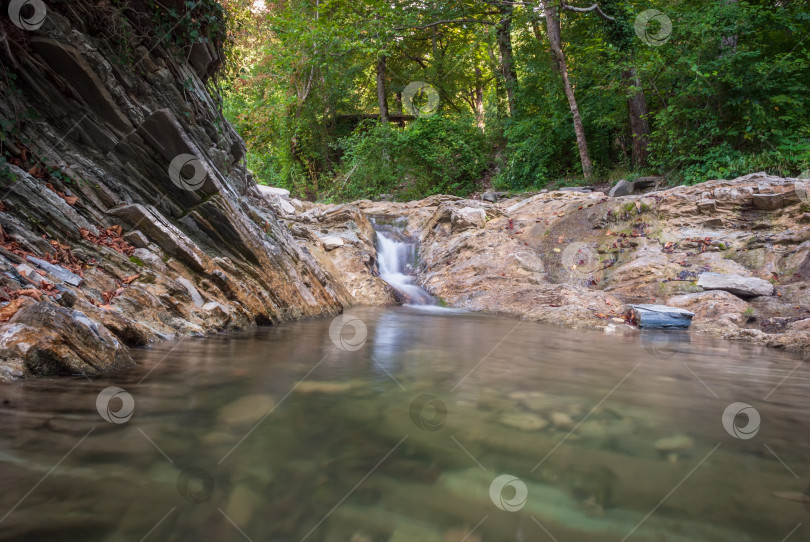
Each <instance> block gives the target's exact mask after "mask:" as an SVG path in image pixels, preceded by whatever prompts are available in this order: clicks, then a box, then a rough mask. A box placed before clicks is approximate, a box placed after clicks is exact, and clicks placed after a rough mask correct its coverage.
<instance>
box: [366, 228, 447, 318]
mask: <svg viewBox="0 0 810 542" xmlns="http://www.w3.org/2000/svg"><path fill="white" fill-rule="evenodd" d="M374 229H375V230H376V231H377V261H378V263H379V265H380V278H381V279H383V280H384V281H385V282H387V283H388V284H390V285H391V286H393V287H394V289H395V290H396V291H397V292H399V293H400V294H401V295H402V296H403V297H404V298H405V303H406V304H407V305H435V304H436V299H435V298H434V297H433V296H431V295H430V294H429V293H427V292H426V291H425V290H423V289H422V288H420V287H419V286H417V285H416V284H415V281H416V279H415V276H416V265H417V247H416V243H415V242H413V241H411V240H409V239H408V238H407V237H406V236H405V235H403V233H402V231H400V230H398V229H396V228H395V227H393V226H387V225H378V224H375V225H374Z"/></svg>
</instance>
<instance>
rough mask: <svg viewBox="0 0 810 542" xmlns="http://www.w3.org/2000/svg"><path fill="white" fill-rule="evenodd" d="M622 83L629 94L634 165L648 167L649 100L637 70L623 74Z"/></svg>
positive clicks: (628, 104) (628, 102) (626, 71)
mask: <svg viewBox="0 0 810 542" xmlns="http://www.w3.org/2000/svg"><path fill="white" fill-rule="evenodd" d="M622 82H623V83H624V88H625V91H626V93H627V112H628V114H629V115H630V133H631V134H632V136H633V165H634V166H636V167H643V166H646V165H647V157H648V156H649V150H648V149H647V147H648V145H649V144H650V123H649V122H648V121H647V100H646V99H645V98H644V89H642V88H641V79H640V78H639V76H638V72H636V69H635V68H630V69H629V70H625V71H624V72H622Z"/></svg>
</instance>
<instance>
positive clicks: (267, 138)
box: [166, 0, 810, 199]
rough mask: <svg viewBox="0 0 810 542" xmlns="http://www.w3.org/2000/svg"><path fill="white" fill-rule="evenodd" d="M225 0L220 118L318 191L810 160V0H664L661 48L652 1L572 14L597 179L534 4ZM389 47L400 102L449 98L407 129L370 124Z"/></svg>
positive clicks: (570, 58)
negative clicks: (509, 64) (633, 100)
mask: <svg viewBox="0 0 810 542" xmlns="http://www.w3.org/2000/svg"><path fill="white" fill-rule="evenodd" d="M222 3H223V4H224V5H225V6H226V8H227V11H228V22H229V26H228V47H227V58H228V59H229V60H230V61H231V66H229V67H228V68H227V70H226V73H227V75H228V82H227V86H226V88H225V92H224V98H225V101H224V110H225V114H226V116H227V118H228V119H229V120H230V121H231V122H233V123H234V124H235V125H236V126H237V129H238V130H239V131H240V133H241V134H242V136H243V137H244V138H245V141H246V142H247V144H248V155H247V160H248V165H249V167H250V168H251V169H252V170H253V171H254V173H255V174H256V177H257V178H258V179H259V180H261V181H263V182H267V183H270V184H273V185H277V186H284V187H286V188H289V189H290V190H291V191H293V192H294V193H296V194H297V195H299V196H303V197H307V198H309V199H316V198H324V197H329V198H332V199H352V198H357V197H370V196H376V195H378V194H380V193H395V194H396V195H397V197H399V198H406V197H424V196H426V195H429V194H435V193H438V192H451V193H456V194H462V195H466V194H467V193H469V192H470V191H475V190H476V189H477V188H479V187H478V186H477V184H476V183H478V182H479V181H480V180H481V178H482V177H492V181H493V184H494V186H496V187H497V188H501V189H508V190H526V189H537V188H540V187H543V186H546V185H551V184H569V185H570V184H579V183H583V184H587V183H593V182H598V181H600V180H602V181H605V180H617V179H618V178H626V179H633V178H635V177H637V176H639V175H648V174H656V175H665V176H666V177H667V178H668V179H669V181H670V183H675V182H684V183H696V182H701V181H705V180H707V179H711V178H731V177H734V176H739V175H742V174H746V173H750V172H752V171H763V170H764V171H768V172H771V173H775V174H779V175H796V174H798V173H799V172H801V171H805V170H807V169H810V107H809V106H810V103H808V101H809V100H810V98H808V96H810V40H807V39H805V38H806V36H807V35H808V34H810V13H809V12H808V10H807V9H806V2H802V1H799V2H770V1H765V0H737V1H735V2H727V1H716V2H705V1H703V0H672V1H670V2H666V3H665V4H662V5H660V6H658V7H657V8H658V9H659V10H661V11H663V12H664V13H665V15H666V16H667V17H668V18H669V19H670V20H671V22H672V35H671V37H670V39H669V40H668V41H666V43H662V44H659V46H651V45H648V44H647V43H645V42H644V41H643V40H642V39H640V38H639V37H638V36H637V35H636V31H635V28H634V23H635V22H636V19H637V17H638V15H639V13H641V12H642V11H644V10H646V9H650V8H652V7H656V6H653V5H651V4H650V3H649V1H648V0H601V1H600V2H599V4H600V6H602V8H603V9H604V11H605V12H606V13H607V14H609V15H610V16H612V17H613V18H614V20H613V21H606V20H604V19H602V18H600V17H598V16H597V15H596V14H595V13H594V12H589V13H575V12H567V11H566V12H564V13H563V14H562V16H561V35H562V42H563V48H564V52H565V56H566V60H567V67H568V76H569V79H570V81H571V85H572V87H573V89H574V93H575V96H576V101H577V104H578V109H579V114H580V116H581V118H582V124H583V126H584V131H585V135H586V139H587V143H588V148H589V154H590V157H591V160H592V162H593V167H594V172H595V178H594V177H591V178H589V179H585V178H584V177H583V171H582V166H581V160H580V154H579V149H578V145H577V139H576V137H575V132H574V127H573V117H572V112H571V109H570V105H569V100H568V97H567V96H566V95H565V94H564V92H563V80H562V77H561V73H560V70H559V67H558V65H557V62H556V61H555V59H554V56H553V55H552V54H551V51H550V45H549V40H548V36H547V35H546V31H545V20H544V18H542V17H538V11H537V10H536V9H533V8H532V7H531V6H530V5H528V4H525V5H524V4H522V3H508V2H505V1H504V2H502V1H501V0H492V1H491V2H490V1H488V2H469V1H466V0H448V1H446V2H434V3H416V4H414V3H407V2H384V1H383V0H367V1H365V2H349V1H348V0H328V1H323V0H321V1H316V0H302V1H300V2H269V1H268V2H266V5H267V7H266V9H265V10H264V11H257V10H255V9H254V8H252V7H251V6H252V4H253V2H252V1H251V0H222ZM211 13H212V14H211V15H210V16H211V17H214V19H216V21H215V20H206V19H205V17H202V18H200V21H201V22H200V23H199V24H200V25H201V27H200V28H201V29H206V31H208V32H210V29H212V28H219V27H218V26H217V24H219V22H218V21H219V19H218V18H217V17H218V15H217V14H216V13H215V12H213V11H212V12H211ZM195 14H196V11H195ZM505 14H509V15H508V16H510V17H511V23H512V24H511V33H510V37H511V41H512V48H513V49H512V50H513V55H514V62H513V64H514V67H515V71H516V74H517V79H518V81H517V84H516V89H515V93H514V101H513V102H514V111H512V113H511V115H510V114H509V112H508V110H507V107H508V100H507V96H506V86H505V79H504V75H503V74H504V70H503V69H502V66H501V65H500V63H501V60H500V58H501V51H500V50H499V42H498V40H497V28H498V25H499V24H500V23H501V21H502V20H503V18H504V17H505V16H507V15H505ZM177 15H180V14H177ZM173 17H174V14H172V13H168V17H167V20H166V23H168V22H172V24H174V22H176V21H175V20H174V19H173ZM195 18H196V15H195ZM438 21H455V22H453V23H446V22H445V23H440V24H436V23H437V22H438ZM459 21H463V22H459ZM195 24H197V23H195ZM652 24H653V26H654V25H655V24H658V23H652ZM206 25H207V26H206ZM657 28H658V27H653V28H651V30H652V32H653V33H655V32H656V29H657ZM192 32H193V28H192ZM197 37H199V36H197ZM187 38H189V39H190V38H194V36H192V35H191V34H188V36H187ZM195 39H196V38H195ZM186 41H188V39H186ZM381 58H385V64H386V73H385V77H384V83H385V87H386V88H385V90H386V93H385V95H386V99H387V103H388V106H389V112H390V113H392V114H396V113H397V112H398V110H399V106H398V105H397V104H398V100H399V98H400V97H401V93H402V91H403V89H404V88H406V86H407V85H408V84H409V83H411V82H415V81H420V82H426V83H429V84H430V85H432V86H433V87H434V88H435V89H436V90H437V92H438V94H439V95H440V97H441V106H440V112H439V114H438V115H437V116H435V117H433V118H430V119H420V120H418V121H415V122H411V121H408V122H407V123H406V126H405V127H404V128H401V127H398V126H396V123H392V124H391V125H388V126H386V125H382V124H380V123H379V122H377V123H376V124H375V122H374V121H371V124H368V123H360V120H359V119H362V118H368V117H370V116H373V115H377V114H378V113H379V110H380V109H379V104H378V97H377V86H376V67H377V65H378V62H379V60H380V59H381ZM636 77H637V79H636ZM639 95H640V96H642V97H643V98H644V102H645V104H646V108H647V111H648V113H647V115H646V117H645V120H646V121H647V122H648V124H649V134H648V136H647V140H648V141H649V144H648V146H647V149H646V150H647V151H648V156H647V157H646V159H644V158H642V159H639V158H638V157H637V156H634V155H633V143H634V139H633V137H634V136H633V133H632V132H631V122H630V120H631V119H630V116H629V113H628V98H629V97H631V96H639ZM472 119H475V120H472ZM476 125H477V126H482V127H483V128H484V134H483V135H482V133H481V130H479V129H478V127H477V126H476ZM636 141H637V140H636ZM488 164H496V165H497V168H494V170H493V171H492V173H493V174H494V173H495V170H497V174H496V175H494V176H493V175H491V174H489V173H488V172H487V165H488ZM349 173H351V176H349V180H348V181H346V178H347V176H348V175H349Z"/></svg>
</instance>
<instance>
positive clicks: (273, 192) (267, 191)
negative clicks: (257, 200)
mask: <svg viewBox="0 0 810 542" xmlns="http://www.w3.org/2000/svg"><path fill="white" fill-rule="evenodd" d="M256 187H257V188H258V189H259V192H261V193H262V194H263V195H265V196H278V197H280V198H289V197H290V191H289V190H287V189H286V188H276V187H275V186H265V185H263V184H257V185H256Z"/></svg>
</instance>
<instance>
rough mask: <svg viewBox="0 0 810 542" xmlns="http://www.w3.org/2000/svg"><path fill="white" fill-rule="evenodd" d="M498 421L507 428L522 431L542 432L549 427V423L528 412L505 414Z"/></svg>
mask: <svg viewBox="0 0 810 542" xmlns="http://www.w3.org/2000/svg"><path fill="white" fill-rule="evenodd" d="M498 421H499V422H501V423H502V424H503V425H505V426H507V427H512V428H514V429H519V430H521V431H540V430H541V429H544V428H546V427H548V421H546V420H545V419H543V418H541V417H540V416H538V415H537V414H530V413H528V412H517V413H510V414H504V415H502V416H501V417H500V418H498Z"/></svg>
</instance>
